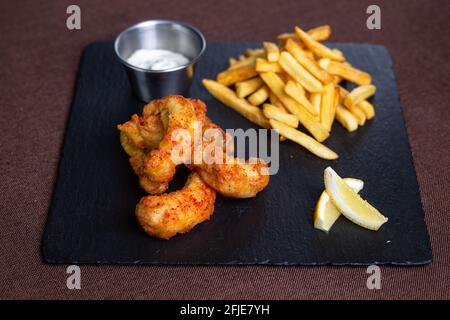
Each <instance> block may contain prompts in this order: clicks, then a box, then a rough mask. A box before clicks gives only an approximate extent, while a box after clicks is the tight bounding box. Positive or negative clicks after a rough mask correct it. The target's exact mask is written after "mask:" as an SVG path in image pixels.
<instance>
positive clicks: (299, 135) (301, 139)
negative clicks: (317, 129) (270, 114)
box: [269, 119, 339, 160]
mask: <svg viewBox="0 0 450 320" xmlns="http://www.w3.org/2000/svg"><path fill="white" fill-rule="evenodd" d="M269 121H270V124H271V125H272V128H274V129H275V130H276V131H277V132H278V133H279V134H281V135H283V136H284V137H286V138H288V139H289V140H292V141H294V142H296V143H298V144H299V145H301V146H302V147H304V148H305V149H307V150H308V151H310V152H311V153H312V154H314V155H316V156H318V157H320V158H322V159H326V160H334V159H337V158H338V157H339V156H338V155H337V154H336V153H335V152H334V151H333V150H331V149H329V148H328V147H327V146H325V145H323V144H321V143H320V142H317V141H316V140H314V139H313V138H311V137H310V136H308V135H306V134H304V133H303V132H301V131H298V130H296V129H294V128H291V127H289V126H288V125H286V124H284V123H282V122H280V121H277V120H274V119H270V120H269Z"/></svg>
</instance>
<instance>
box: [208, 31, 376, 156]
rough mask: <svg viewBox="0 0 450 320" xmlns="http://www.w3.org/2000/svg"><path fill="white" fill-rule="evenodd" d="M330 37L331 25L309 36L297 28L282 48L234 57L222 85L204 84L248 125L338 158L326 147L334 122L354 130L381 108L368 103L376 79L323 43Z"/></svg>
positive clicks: (285, 37)
mask: <svg viewBox="0 0 450 320" xmlns="http://www.w3.org/2000/svg"><path fill="white" fill-rule="evenodd" d="M330 36H331V27H330V26H328V25H324V26H320V27H317V28H314V29H311V30H309V31H307V32H305V31H303V30H302V29H300V28H299V27H295V32H294V33H284V34H281V35H279V36H278V38H277V40H278V43H277V44H276V43H273V42H264V43H263V48H259V49H247V50H245V52H244V54H243V55H242V56H240V57H239V58H237V59H236V58H233V57H232V58H230V59H229V68H228V69H227V70H225V71H223V72H220V73H219V74H218V75H217V79H216V81H214V80H209V79H203V85H204V86H205V88H206V89H207V90H208V91H209V92H210V93H211V94H212V95H213V96H214V97H215V98H216V99H218V100H220V101H221V102H222V103H224V104H225V105H227V106H229V107H231V108H232V109H234V110H235V111H237V112H238V113H240V114H241V115H242V116H244V117H246V118H247V119H248V120H250V121H252V122H254V123H256V124H258V125H259V126H261V127H263V128H267V129H270V128H273V129H275V130H276V131H278V133H279V134H280V139H281V140H285V139H289V140H292V141H294V142H296V143H298V144H300V145H301V146H303V147H304V148H306V149H307V150H309V151H310V152H312V153H313V154H315V155H316V156H318V157H320V158H323V159H327V160H333V159H337V158H338V155H337V153H335V152H334V151H333V150H331V149H330V148H328V147H327V146H325V145H324V144H323V143H322V142H324V141H325V140H326V139H327V138H328V137H329V136H330V133H331V129H332V126H333V122H334V120H335V119H336V120H337V121H338V122H339V123H340V124H341V125H342V126H343V127H344V128H345V129H347V130H348V131H354V130H356V129H357V128H358V126H362V125H364V123H365V122H366V120H369V119H372V118H373V117H374V116H375V109H374V107H373V105H372V104H371V103H370V102H369V101H367V99H368V98H369V97H371V96H372V95H374V94H375V91H376V88H375V86H374V85H372V84H371V83H372V78H371V76H370V74H368V73H367V72H364V71H362V70H358V69H356V68H354V67H352V66H351V64H350V63H348V62H347V61H346V60H345V56H344V54H343V53H342V52H341V51H340V50H338V49H332V48H328V47H327V46H325V45H324V44H323V43H321V41H324V40H327V39H329V37H330ZM343 80H346V81H348V82H352V83H355V84H356V85H357V87H356V88H355V89H354V90H352V91H351V92H348V91H347V90H346V89H345V88H343V87H342V86H341V85H340V83H341V81H343ZM299 125H301V126H302V127H303V128H304V129H306V131H307V132H308V133H309V135H308V134H306V133H304V132H302V131H300V130H299V129H298V126H299Z"/></svg>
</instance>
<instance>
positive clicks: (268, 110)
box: [263, 103, 298, 128]
mask: <svg viewBox="0 0 450 320" xmlns="http://www.w3.org/2000/svg"><path fill="white" fill-rule="evenodd" d="M263 112H264V115H265V116H266V117H267V118H269V119H274V120H278V121H280V122H283V123H285V124H287V125H288V126H290V127H292V128H297V127H298V119H297V117H296V116H294V115H293V114H289V113H286V112H285V111H284V110H281V109H280V108H277V107H275V106H273V105H271V104H268V103H265V104H264V106H263Z"/></svg>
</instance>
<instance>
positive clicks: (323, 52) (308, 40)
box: [295, 27, 345, 61]
mask: <svg viewBox="0 0 450 320" xmlns="http://www.w3.org/2000/svg"><path fill="white" fill-rule="evenodd" d="M295 33H296V34H297V36H298V37H299V38H300V39H301V40H302V41H303V43H304V44H305V46H307V47H308V48H309V50H311V51H312V52H313V53H314V54H316V55H318V56H320V57H324V58H330V59H331V60H336V61H344V60H345V58H344V56H343V55H342V54H339V52H337V51H332V50H331V49H330V48H328V47H326V46H324V45H323V44H321V43H320V42H318V41H316V40H314V39H313V38H312V37H311V36H310V35H308V34H307V33H306V32H304V31H303V30H302V29H300V28H299V27H295Z"/></svg>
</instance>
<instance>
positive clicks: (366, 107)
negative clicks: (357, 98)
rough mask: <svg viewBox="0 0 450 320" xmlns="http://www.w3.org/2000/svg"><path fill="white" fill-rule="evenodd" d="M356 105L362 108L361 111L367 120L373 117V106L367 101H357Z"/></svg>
mask: <svg viewBox="0 0 450 320" xmlns="http://www.w3.org/2000/svg"><path fill="white" fill-rule="evenodd" d="M358 107H359V108H360V109H362V111H363V112H364V114H365V115H366V118H367V120H370V119H372V118H373V117H375V108H374V107H373V105H372V104H371V103H370V102H369V101H366V100H364V101H361V102H360V103H358Z"/></svg>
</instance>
